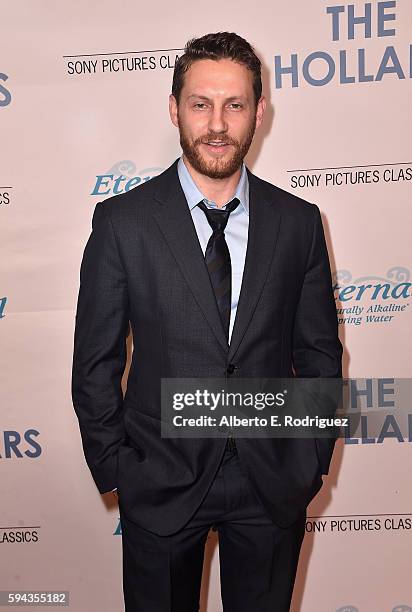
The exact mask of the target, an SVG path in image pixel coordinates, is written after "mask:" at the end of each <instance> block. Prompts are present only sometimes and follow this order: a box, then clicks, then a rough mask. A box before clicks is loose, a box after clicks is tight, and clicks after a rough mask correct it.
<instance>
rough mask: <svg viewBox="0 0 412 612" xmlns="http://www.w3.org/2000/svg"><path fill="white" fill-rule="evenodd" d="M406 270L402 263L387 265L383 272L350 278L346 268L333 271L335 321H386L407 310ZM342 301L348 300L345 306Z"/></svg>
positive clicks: (343, 322) (346, 322)
mask: <svg viewBox="0 0 412 612" xmlns="http://www.w3.org/2000/svg"><path fill="white" fill-rule="evenodd" d="M410 276H411V274H410V271H409V270H408V268H405V267H403V266H394V267H392V268H390V269H389V270H388V271H387V273H386V276H384V277H382V276H360V277H358V278H355V279H354V278H352V274H351V272H350V271H349V270H337V271H336V272H335V273H334V275H333V290H334V292H335V300H336V301H339V302H340V305H339V306H337V308H336V311H337V315H338V323H339V325H362V324H363V325H374V324H388V323H391V322H392V321H394V320H395V319H396V318H397V317H399V316H401V313H403V312H405V311H407V310H410V308H409V306H410V299H411V297H412V292H411V288H412V283H411V282H410ZM346 303H349V304H348V305H347V306H346Z"/></svg>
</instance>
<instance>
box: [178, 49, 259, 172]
mask: <svg viewBox="0 0 412 612" xmlns="http://www.w3.org/2000/svg"><path fill="white" fill-rule="evenodd" d="M264 109H265V100H264V98H263V97H262V98H261V99H260V100H259V103H258V106H257V108H256V105H255V99H254V93H253V75H252V72H251V71H250V70H249V69H248V68H246V66H244V65H242V64H238V63H236V62H234V61H233V60H231V59H221V60H208V59H205V60H197V61H195V62H194V63H193V64H192V65H191V66H190V68H189V69H188V71H187V72H186V73H185V76H184V85H183V88H182V91H181V96H180V102H179V106H177V104H176V100H175V98H174V96H173V95H172V94H171V95H170V98H169V111H170V117H171V119H172V122H173V124H174V125H175V126H176V127H178V128H179V133H180V145H181V147H182V150H183V153H184V155H185V157H186V158H187V160H188V161H189V163H190V164H191V165H192V166H193V168H194V169H195V170H196V171H197V172H199V173H200V174H204V175H205V176H208V177H210V178H214V179H218V178H227V177H229V176H231V175H232V174H234V173H235V172H236V171H237V170H238V169H239V167H240V166H241V164H242V161H243V158H244V157H245V155H246V153H247V152H248V150H249V147H250V145H251V142H252V139H253V135H254V133H255V129H256V128H257V127H258V126H259V125H260V123H261V121H262V117H263V112H264Z"/></svg>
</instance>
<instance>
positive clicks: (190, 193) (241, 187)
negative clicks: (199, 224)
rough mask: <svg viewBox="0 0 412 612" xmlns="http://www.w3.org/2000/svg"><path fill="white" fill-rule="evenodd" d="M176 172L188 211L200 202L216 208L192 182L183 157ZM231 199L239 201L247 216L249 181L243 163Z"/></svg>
mask: <svg viewBox="0 0 412 612" xmlns="http://www.w3.org/2000/svg"><path fill="white" fill-rule="evenodd" d="M177 172H178V175H179V179H180V184H181V185H182V189H183V191H184V194H185V196H186V200H187V203H188V206H189V209H190V210H192V208H194V207H195V206H196V205H197V204H199V202H200V201H201V200H205V202H206V204H208V205H209V206H210V205H211V204H212V205H213V206H215V207H216V206H217V205H216V204H215V203H212V202H211V200H208V199H207V198H205V196H204V195H203V194H202V192H201V191H200V189H199V188H198V186H197V185H196V183H195V182H194V180H193V178H192V176H191V174H190V172H189V170H188V169H187V166H186V164H185V163H184V161H183V156H181V157H180V159H179V161H178V164H177ZM233 197H236V198H238V199H239V200H240V203H241V205H242V206H243V209H244V210H245V212H246V213H247V214H249V180H248V176H247V172H246V165H245V163H244V162H242V171H241V174H240V179H239V182H238V184H237V188H236V191H235V194H234V196H233ZM231 199H233V198H231ZM229 201H230V200H229Z"/></svg>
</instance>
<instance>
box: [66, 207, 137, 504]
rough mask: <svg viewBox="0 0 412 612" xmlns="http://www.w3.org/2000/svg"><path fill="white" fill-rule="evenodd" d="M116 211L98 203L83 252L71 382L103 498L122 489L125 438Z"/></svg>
mask: <svg viewBox="0 0 412 612" xmlns="http://www.w3.org/2000/svg"><path fill="white" fill-rule="evenodd" d="M110 212H111V211H110V207H109V205H108V204H107V203H105V202H98V203H97V204H96V207H95V209H94V213H93V219H92V232H91V234H90V236H89V239H88V241H87V244H86V246H85V249H84V253H83V258H82V262H81V267H80V288H79V294H78V301H77V311H76V321H75V332H74V350H73V365H72V381H71V390H72V400H73V406H74V409H75V412H76V415H77V418H78V420H79V427H80V433H81V437H82V443H83V451H84V455H85V459H86V462H87V465H88V466H89V469H90V471H91V474H92V476H93V479H94V481H95V483H96V486H97V488H98V489H99V491H100V493H104V492H106V491H109V490H111V489H113V488H115V487H116V486H117V479H116V474H117V450H118V447H119V446H120V444H121V442H122V440H123V439H124V437H125V436H124V426H123V418H122V412H123V393H122V387H121V380H122V375H123V372H124V369H125V365H126V359H127V348H126V337H127V332H128V324H129V303H128V291H127V279H126V274H125V271H124V268H123V266H122V263H121V259H120V256H119V251H118V246H117V242H116V236H115V234H114V229H113V224H112V221H111V215H110Z"/></svg>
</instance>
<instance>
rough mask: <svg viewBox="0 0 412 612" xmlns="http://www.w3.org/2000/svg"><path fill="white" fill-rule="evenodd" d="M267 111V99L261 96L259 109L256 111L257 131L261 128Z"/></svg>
mask: <svg viewBox="0 0 412 612" xmlns="http://www.w3.org/2000/svg"><path fill="white" fill-rule="evenodd" d="M265 109H266V98H265V96H261V97H260V98H259V101H258V104H257V109H256V129H257V128H258V127H259V126H260V124H261V123H262V121H263V115H264V114H265Z"/></svg>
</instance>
